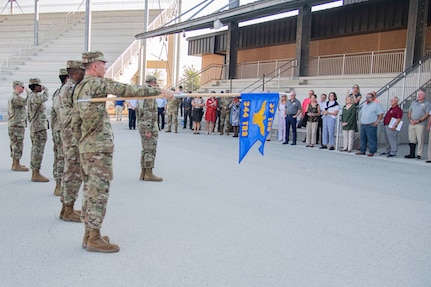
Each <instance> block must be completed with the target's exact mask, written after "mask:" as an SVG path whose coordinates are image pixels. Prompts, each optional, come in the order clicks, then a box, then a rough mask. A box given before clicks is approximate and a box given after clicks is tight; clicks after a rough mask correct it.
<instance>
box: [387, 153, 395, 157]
mask: <svg viewBox="0 0 431 287" xmlns="http://www.w3.org/2000/svg"><path fill="white" fill-rule="evenodd" d="M387 157H395V155H393V154H388V156H387Z"/></svg>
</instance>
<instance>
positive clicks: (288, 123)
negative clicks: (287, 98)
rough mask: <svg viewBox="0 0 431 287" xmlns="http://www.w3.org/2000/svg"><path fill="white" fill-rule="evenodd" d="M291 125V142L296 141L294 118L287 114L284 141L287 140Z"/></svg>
mask: <svg viewBox="0 0 431 287" xmlns="http://www.w3.org/2000/svg"><path fill="white" fill-rule="evenodd" d="M291 126H292V133H293V137H292V142H293V143H296V118H294V117H292V116H287V117H286V141H287V142H288V141H289V131H290V127H291Z"/></svg>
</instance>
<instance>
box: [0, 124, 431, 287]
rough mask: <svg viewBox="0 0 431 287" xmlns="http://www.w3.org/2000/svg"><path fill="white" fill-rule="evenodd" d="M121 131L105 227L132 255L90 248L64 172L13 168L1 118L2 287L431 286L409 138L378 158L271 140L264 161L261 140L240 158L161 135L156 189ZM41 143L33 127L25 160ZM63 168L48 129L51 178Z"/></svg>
mask: <svg viewBox="0 0 431 287" xmlns="http://www.w3.org/2000/svg"><path fill="white" fill-rule="evenodd" d="M112 125H113V129H114V133H115V144H116V148H115V153H114V180H113V181H112V184H111V189H110V191H111V192H110V199H109V204H108V210H107V215H106V218H105V222H104V224H103V228H102V234H103V235H108V236H110V238H111V241H112V242H114V243H116V244H119V245H120V248H121V250H120V252H119V253H116V254H99V253H91V252H87V251H85V250H83V249H82V248H81V239H82V235H83V232H84V227H83V224H80V223H68V222H63V221H61V220H60V219H58V213H59V211H60V202H59V198H58V197H55V196H53V195H52V193H53V190H54V186H55V182H54V181H53V180H51V181H50V182H49V183H33V182H31V181H30V176H31V174H30V172H22V173H18V172H12V171H11V170H10V167H11V160H10V157H9V141H8V136H7V124H6V123H4V122H2V123H0V133H1V134H2V135H3V136H1V137H0V154H2V160H1V162H0V185H1V188H0V213H1V217H2V219H3V222H2V224H1V225H0V242H1V246H2V248H1V252H0V255H1V256H0V278H1V281H2V282H1V285H2V286H71V285H74V286H84V285H86V286H87V285H88V286H197V287H201V286H234V287H238V286H247V287H250V286H331V287H333V286H340V287H341V286H376V287H377V286H378V287H381V286H391V287H394V286H400V287H401V286H403V287H404V286H430V285H431V272H430V270H431V189H430V187H429V186H430V183H431V182H430V180H429V178H428V176H429V174H430V171H431V165H430V164H426V163H425V161H424V160H421V161H417V160H406V159H404V158H402V156H403V155H404V154H405V153H406V152H407V147H406V146H402V147H401V148H400V152H399V155H398V157H397V158H390V159H388V158H386V157H383V156H375V157H373V158H368V157H366V156H365V157H364V156H356V155H354V154H353V153H351V154H347V153H341V152H336V151H328V150H318V149H317V148H313V149H310V148H305V146H304V145H303V144H302V143H301V142H298V145H297V146H290V145H282V144H281V143H280V142H278V141H276V140H275V138H274V137H273V139H272V141H270V142H267V143H266V148H265V156H264V157H262V156H261V155H260V154H259V153H258V152H257V147H254V148H253V149H252V150H251V151H250V152H249V154H248V155H247V157H246V158H245V159H244V160H243V162H242V163H241V165H238V142H237V140H236V139H234V138H232V137H231V136H229V137H228V136H220V135H214V136H209V135H206V134H204V133H201V134H200V135H193V134H192V133H191V132H190V130H188V129H187V130H183V129H180V130H179V133H178V134H175V133H169V134H168V133H165V132H163V131H162V132H161V133H160V138H159V145H158V150H157V160H156V168H155V170H154V171H155V173H156V174H157V175H159V176H162V177H163V178H164V181H163V182H161V183H153V182H142V181H139V180H138V177H139V171H140V166H139V161H140V146H141V144H140V139H139V133H138V131H137V130H136V131H133V130H129V129H128V126H127V121H123V122H121V123H119V122H115V121H113V122H112ZM49 132H50V131H49ZM299 139H302V138H301V137H299ZM30 148H31V144H30V140H29V130H27V131H26V142H25V146H24V156H23V159H22V161H21V162H22V163H24V164H25V165H27V166H28V165H29V158H30ZM381 151H383V150H382V148H380V149H379V152H381ZM52 162H53V152H52V139H51V135H50V136H49V140H48V144H47V146H46V149H45V156H44V161H43V167H42V170H41V172H42V173H43V174H44V175H45V176H49V177H50V179H52ZM76 207H77V208H80V199H79V201H78V203H77V206H76Z"/></svg>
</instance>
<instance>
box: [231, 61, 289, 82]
mask: <svg viewBox="0 0 431 287" xmlns="http://www.w3.org/2000/svg"><path fill="white" fill-rule="evenodd" d="M292 60H293V59H291V58H290V59H278V60H271V61H256V62H245V63H241V64H240V65H238V67H237V70H236V75H237V78H238V79H250V78H260V77H262V76H263V75H269V74H270V73H271V72H273V71H275V70H277V69H279V68H280V67H282V66H284V65H285V64H286V63H290V62H291V61H292ZM280 77H282V78H289V77H293V71H292V73H287V71H285V72H284V73H283V74H281V75H280Z"/></svg>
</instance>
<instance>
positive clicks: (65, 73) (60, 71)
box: [58, 69, 69, 76]
mask: <svg viewBox="0 0 431 287" xmlns="http://www.w3.org/2000/svg"><path fill="white" fill-rule="evenodd" d="M58 75H59V76H67V75H69V74H68V73H67V70H66V69H60V70H59V71H58Z"/></svg>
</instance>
